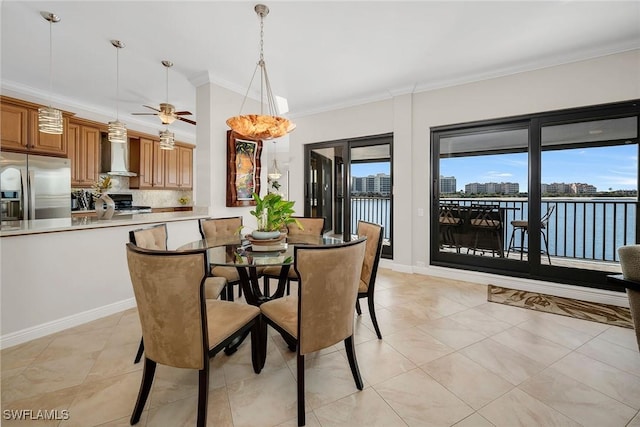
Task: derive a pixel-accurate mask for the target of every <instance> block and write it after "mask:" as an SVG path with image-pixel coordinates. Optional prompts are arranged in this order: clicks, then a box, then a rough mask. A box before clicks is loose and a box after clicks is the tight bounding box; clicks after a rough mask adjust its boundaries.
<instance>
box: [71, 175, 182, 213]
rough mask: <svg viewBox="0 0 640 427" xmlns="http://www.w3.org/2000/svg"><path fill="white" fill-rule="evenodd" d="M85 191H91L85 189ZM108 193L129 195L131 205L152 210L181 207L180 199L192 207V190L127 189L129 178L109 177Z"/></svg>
mask: <svg viewBox="0 0 640 427" xmlns="http://www.w3.org/2000/svg"><path fill="white" fill-rule="evenodd" d="M73 190H75V188H74V189H73ZM87 190H91V189H90V188H87ZM109 192H110V193H130V194H131V195H132V196H133V204H134V205H136V206H151V207H152V208H170V207H177V206H183V205H182V204H181V203H180V202H179V201H178V200H179V199H180V198H182V197H186V198H187V199H189V202H187V204H186V205H184V206H193V191H192V190H134V189H130V188H129V178H128V177H124V176H113V177H111V190H109Z"/></svg>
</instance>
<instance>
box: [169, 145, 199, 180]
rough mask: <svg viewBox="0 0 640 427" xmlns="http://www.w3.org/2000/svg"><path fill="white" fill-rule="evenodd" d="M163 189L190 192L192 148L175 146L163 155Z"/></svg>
mask: <svg viewBox="0 0 640 427" xmlns="http://www.w3.org/2000/svg"><path fill="white" fill-rule="evenodd" d="M164 186H165V188H174V189H180V190H190V189H192V188H193V148H192V147H190V146H186V145H181V144H176V147H175V149H174V150H168V151H166V153H165V183H164Z"/></svg>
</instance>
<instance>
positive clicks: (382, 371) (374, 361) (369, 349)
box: [340, 340, 416, 384]
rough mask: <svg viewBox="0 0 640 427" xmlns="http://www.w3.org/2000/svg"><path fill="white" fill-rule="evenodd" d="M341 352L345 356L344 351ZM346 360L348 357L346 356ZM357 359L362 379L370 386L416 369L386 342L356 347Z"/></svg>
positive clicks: (373, 342) (369, 343)
mask: <svg viewBox="0 0 640 427" xmlns="http://www.w3.org/2000/svg"><path fill="white" fill-rule="evenodd" d="M340 352H341V353H342V354H343V355H345V354H346V353H345V352H344V350H340ZM345 358H346V355H345ZM356 359H357V361H358V367H359V369H360V375H362V379H363V380H364V381H365V382H367V383H369V384H377V383H379V382H382V381H385V380H388V379H389V378H393V377H395V376H396V375H399V374H402V373H404V372H407V371H410V370H412V369H414V368H415V367H416V364H415V363H413V362H411V361H410V360H409V359H407V358H406V357H405V356H403V355H402V354H400V352H398V351H397V350H395V349H394V348H393V347H391V346H390V345H389V344H387V343H385V342H384V340H376V341H368V342H365V343H362V344H358V345H356Z"/></svg>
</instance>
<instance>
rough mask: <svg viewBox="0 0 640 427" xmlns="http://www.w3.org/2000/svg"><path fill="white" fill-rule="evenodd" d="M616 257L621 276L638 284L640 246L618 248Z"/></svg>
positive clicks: (639, 279) (639, 278)
mask: <svg viewBox="0 0 640 427" xmlns="http://www.w3.org/2000/svg"><path fill="white" fill-rule="evenodd" d="M618 255H619V257H620V268H622V276H623V277H624V278H625V279H628V280H633V281H635V282H640V245H628V246H620V247H619V248H618Z"/></svg>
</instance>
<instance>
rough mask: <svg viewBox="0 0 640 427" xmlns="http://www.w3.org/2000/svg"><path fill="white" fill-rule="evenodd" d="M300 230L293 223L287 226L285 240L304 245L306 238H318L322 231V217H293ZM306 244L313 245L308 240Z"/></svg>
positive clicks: (323, 221)
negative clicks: (300, 226)
mask: <svg viewBox="0 0 640 427" xmlns="http://www.w3.org/2000/svg"><path fill="white" fill-rule="evenodd" d="M295 219H297V220H298V222H299V223H300V225H302V229H300V228H299V227H298V225H297V224H296V223H295V222H292V223H291V224H287V240H288V241H289V242H291V243H305V241H304V239H305V238H306V237H313V238H315V237H320V236H322V232H323V231H324V223H325V220H324V218H323V217H319V218H318V217H295ZM308 243H315V241H313V240H309V242H308Z"/></svg>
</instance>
